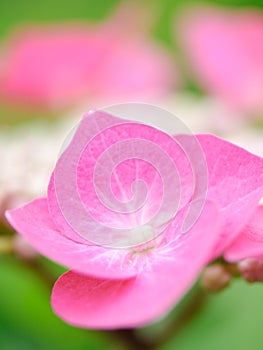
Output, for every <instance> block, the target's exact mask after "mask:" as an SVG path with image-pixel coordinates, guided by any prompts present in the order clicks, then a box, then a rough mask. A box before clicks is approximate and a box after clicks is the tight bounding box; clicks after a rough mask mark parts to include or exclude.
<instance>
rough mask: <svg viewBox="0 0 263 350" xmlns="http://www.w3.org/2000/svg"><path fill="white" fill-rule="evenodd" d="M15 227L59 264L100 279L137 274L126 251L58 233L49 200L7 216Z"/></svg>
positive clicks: (38, 200) (31, 204) (30, 204)
mask: <svg viewBox="0 0 263 350" xmlns="http://www.w3.org/2000/svg"><path fill="white" fill-rule="evenodd" d="M6 215H7V219H8V221H9V222H10V223H11V225H12V226H13V227H14V228H15V229H16V230H17V231H18V232H19V233H21V234H22V235H23V236H24V237H25V238H26V239H27V240H28V241H29V243H30V244H31V245H32V246H33V247H34V248H35V249H36V250H38V251H39V252H40V253H41V254H43V255H45V256H47V257H48V258H50V259H52V260H54V261H56V262H57V263H59V264H62V265H65V266H66V267H69V268H72V269H74V270H76V271H79V272H81V273H84V274H88V275H91V276H96V277H100V278H128V277H131V276H134V275H135V274H136V270H135V269H134V267H133V265H132V264H131V262H130V261H129V259H127V258H126V254H127V253H126V252H125V251H124V250H115V251H113V250H108V249H106V248H102V247H98V246H92V245H90V244H89V243H88V242H84V240H83V241H82V242H81V243H80V242H76V241H74V240H72V239H69V238H67V237H65V236H64V235H62V234H61V233H60V232H59V231H57V229H56V227H55V225H54V223H53V221H52V220H51V218H50V215H49V212H48V206H47V200H46V199H45V198H40V199H36V200H34V201H32V202H30V203H29V204H26V205H24V206H23V207H21V208H18V209H14V210H9V211H7V213H6Z"/></svg>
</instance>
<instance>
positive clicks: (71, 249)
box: [7, 112, 263, 329]
mask: <svg viewBox="0 0 263 350" xmlns="http://www.w3.org/2000/svg"><path fill="white" fill-rule="evenodd" d="M84 125H85V128H84ZM101 130H103V131H102V132H98V131H101ZM87 140H91V141H89V142H88V143H87V145H86V146H85V145H84V147H83V142H84V141H85V142H86V141H87ZM134 140H135V141H136V142H133V141H134ZM196 140H198V143H199V144H200V145H201V147H202V148H201V150H202V151H203V156H204V157H205V161H206V163H207V169H206V168H203V166H202V167H200V164H205V163H202V157H201V156H200V154H199V153H198V147H194V146H193V145H195V146H196V144H195V142H196ZM127 142H129V143H127ZM142 142H146V143H145V144H144V147H143V146H142ZM79 145H80V146H79ZM137 146H138V147H137ZM118 147H119V148H118ZM151 147H155V152H152V149H151ZM79 151H81V152H79ZM135 151H136V152H135ZM108 152H110V157H109V156H108ZM114 152H116V153H114ZM125 152H127V154H128V155H129V157H128V158H127V159H126V161H123V159H125ZM133 152H135V153H134V154H137V157H134V156H131V155H133ZM137 152H139V153H137ZM158 152H161V153H158ZM138 154H140V157H139V159H138ZM78 155H80V156H78ZM143 155H145V156H147V157H148V160H147V161H146V159H144V157H143ZM76 156H77V157H76ZM105 156H106V158H105ZM103 157H104V158H103ZM123 157H124V158H123ZM167 157H168V158H167ZM163 160H165V162H163ZM189 162H190V164H189ZM116 164H117V165H118V166H117V167H115V166H116ZM158 164H161V166H160V168H158V166H157V165H158ZM175 164H176V169H177V171H178V175H179V180H180V185H179V187H180V191H179V189H178V187H177V186H174V184H175V185H178V184H179V183H178V182H176V181H175V183H174V177H175V178H176V176H175V175H174V174H175V173H173V166H174V165H175ZM154 166H156V167H157V169H158V171H157V172H156V171H154ZM112 169H113V172H112ZM206 170H208V177H209V182H208V191H207V193H206V186H204V185H206V174H207V173H206ZM262 170H263V160H262V159H261V158H259V157H256V156H253V155H252V154H250V153H248V152H246V151H244V150H243V149H241V148H238V147H236V146H234V145H232V144H230V143H228V142H225V141H223V140H221V139H219V138H216V137H214V136H212V135H199V136H198V137H197V139H195V138H194V137H193V136H189V135H185V136H183V135H177V136H176V137H175V140H173V139H172V138H170V137H169V135H167V134H165V133H162V132H161V131H160V130H157V129H154V128H151V127H149V126H147V125H143V124H138V123H132V122H127V121H124V120H122V119H119V118H116V117H112V116H111V115H109V114H106V113H101V112H93V115H89V114H88V115H87V116H86V117H84V119H83V120H82V122H81V124H80V127H79V128H78V130H77V132H76V134H75V135H74V137H73V139H72V141H71V143H70V146H69V147H68V148H66V150H65V151H64V153H63V154H62V156H61V158H60V159H59V161H58V163H57V165H56V168H55V170H54V172H53V175H52V177H51V181H50V185H49V190H48V196H47V198H40V199H36V200H35V201H33V202H31V203H29V204H26V205H25V206H23V207H21V208H18V209H15V210H11V211H8V212H7V218H8V220H9V222H10V223H11V224H12V226H13V227H14V228H15V229H16V230H17V231H18V232H20V233H21V234H22V235H23V236H25V237H26V238H27V240H28V241H29V242H30V243H31V245H32V246H33V247H34V248H35V249H36V250H38V251H39V252H40V253H42V254H43V255H46V256H47V257H49V258H50V259H52V260H54V261H56V262H58V263H60V264H63V265H65V266H67V267H69V268H71V269H72V271H69V272H67V273H65V274H64V275H62V276H61V277H60V278H59V279H58V281H57V282H56V284H55V286H54V288H53V292H52V298H51V302H52V306H53V309H54V311H55V312H56V313H57V314H58V315H59V316H60V317H61V318H63V319H64V320H65V321H67V322H69V323H71V324H73V325H76V326H81V327H88V328H104V329H113V328H127V327H137V326H142V325H145V324H147V323H149V322H152V321H154V320H156V319H158V318H160V317H161V316H163V315H164V314H165V313H167V312H168V311H169V310H170V309H171V308H172V307H173V305H174V304H175V303H176V302H177V301H178V300H179V299H180V297H182V295H183V294H184V293H185V292H186V291H187V289H188V288H190V286H191V285H192V284H193V283H194V281H195V280H196V278H197V277H198V275H199V272H200V271H201V269H202V268H203V267H204V266H205V264H206V263H207V262H208V261H209V259H210V258H211V256H215V255H218V254H221V252H222V250H223V249H224V248H225V246H226V245H227V244H229V242H231V241H233V239H234V238H235V237H236V236H237V234H238V233H239V232H240V230H241V229H243V228H244V226H245V225H246V224H247V222H248V220H249V218H250V217H251V215H252V213H253V212H254V211H255V210H256V208H257V203H258V201H259V199H260V197H261V196H262V195H263V181H262V179H263V171H262ZM96 171H97V172H96ZM195 171H196V173H195ZM193 173H194V174H193ZM107 174H108V175H109V176H110V177H107V176H106V175H107ZM160 174H161V175H160ZM60 175H61V177H60ZM193 175H196V176H194V179H193ZM106 180H110V184H111V187H110V189H111V191H110V192H109V193H108V196H109V198H110V196H111V195H112V194H114V198H115V199H118V201H117V202H116V203H115V201H114V200H112V202H110V203H108V202H106V203H107V205H104V206H103V205H102V204H101V201H100V200H99V198H101V199H105V198H104V197H103V193H101V189H104V190H105V189H106V190H107V187H104V183H105V182H107V183H108V181H106ZM138 180H143V181H144V183H145V184H146V185H147V190H148V192H147V196H146V197H145V198H146V199H147V200H146V202H145V203H144V205H143V207H141V206H140V205H138V203H139V204H140V201H139V202H138V201H137V200H140V199H142V198H144V194H145V192H144V191H145V187H143V186H141V185H142V183H141V182H140V181H139V182H137V183H136V186H132V191H131V184H132V185H133V184H134V182H136V181H138ZM167 180H168V182H167ZM193 180H195V181H193ZM193 182H195V184H194V186H193ZM162 183H163V184H164V185H163V186H162ZM167 184H168V187H167ZM96 186H97V187H96ZM75 187H76V188H75ZM200 188H201V191H200ZM178 191H179V192H181V194H180V193H179V192H178ZM76 194H77V196H76ZM196 194H197V195H196ZM104 195H105V193H104ZM137 195H138V196H139V197H137ZM141 196H142V197H141ZM106 198H108V197H107V196H106ZM178 198H179V200H178ZM133 199H135V202H134V201H133ZM124 202H127V203H128V204H129V205H128V206H127V207H126V211H127V208H129V206H132V208H133V209H134V206H133V205H132V204H134V205H135V208H137V205H138V209H137V210H135V211H134V212H130V211H128V212H126V211H125V210H124V211H123V210H121V208H122V206H123V203H124ZM213 202H215V204H214V203H213ZM112 203H113V205H114V208H115V209H116V208H117V209H118V210H111V209H110V208H111V205H112ZM160 203H161V204H160ZM200 205H201V207H200ZM193 208H194V209H195V211H194V213H196V210H197V211H198V210H199V209H201V210H199V211H198V218H196V220H195V221H194V222H193V225H190V227H189V228H188V230H187V232H186V233H184V234H182V233H181V232H182V227H184V224H185V222H186V218H188V217H189V216H188V215H189V213H193V212H192V211H191V210H192V209H193ZM84 209H85V210H86V211H83V210H84ZM162 209H164V210H163V211H162ZM171 209H172V212H174V214H172V215H171V213H170V211H171ZM84 212H85V213H86V214H87V212H88V214H87V215H86V216H85V217H84V216H83V213H84ZM160 213H161V215H159V214H160ZM156 217H157V218H159V219H160V218H161V219H160V221H159V219H158V220H157V225H155V224H151V225H149V224H145V221H146V222H147V223H148V222H155V221H154V220H155V218H156ZM152 218H153V219H152ZM190 218H191V219H193V217H192V216H190ZM151 220H153V221H151ZM188 223H189V222H188ZM158 227H162V228H164V229H163V231H162V232H161V233H160V234H157V235H156V232H155V230H156V229H157V228H158ZM88 228H90V229H88ZM116 229H118V230H117V234H116ZM127 231H128V233H129V234H130V235H129V236H125V233H126V232H127ZM131 234H132V235H131ZM219 234H220V235H219ZM101 238H102V241H101ZM127 238H128V241H127ZM141 238H143V240H142V241H140V239H141ZM123 239H126V240H125V243H126V247H125V244H124V245H122V243H123ZM129 239H131V241H129ZM138 239H139V240H138ZM98 241H99V242H100V244H96V242H98ZM139 241H140V244H138V242H139ZM92 242H94V243H92ZM103 242H104V243H105V244H104V245H103ZM116 242H117V243H118V245H119V246H122V249H117V248H116V247H115V245H114V244H115V243H116ZM127 243H128V244H127ZM215 244H217V246H216V249H215ZM105 245H106V246H107V247H105ZM123 248H125V249H123Z"/></svg>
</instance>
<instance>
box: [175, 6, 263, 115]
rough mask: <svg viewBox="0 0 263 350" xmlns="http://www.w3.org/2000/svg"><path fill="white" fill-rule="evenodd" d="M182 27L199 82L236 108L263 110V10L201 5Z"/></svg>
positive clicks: (189, 57) (256, 111) (253, 112)
mask: <svg viewBox="0 0 263 350" xmlns="http://www.w3.org/2000/svg"><path fill="white" fill-rule="evenodd" d="M182 24H183V25H182V26H181V28H180V36H181V42H182V44H183V45H184V46H185V49H186V54H187V59H188V60H189V62H190V64H191V67H192V68H193V72H194V73H195V75H196V77H197V79H198V80H199V82H200V84H202V86H203V88H205V89H206V90H207V91H209V92H210V93H212V94H214V95H216V96H218V97H219V98H221V99H223V100H224V101H225V102H226V103H227V104H229V105H230V106H231V107H233V108H235V109H236V110H238V111H240V112H243V113H248V114H251V115H257V114H258V113H260V112H262V111H263V89H262V85H263V14H262V13H260V12H259V11H256V10H254V11H252V10H250V11H248V10H242V11H241V10H240V11H236V12H234V11H229V10H227V11H226V10H219V9H217V8H212V7H211V8H200V9H198V10H196V11H192V12H191V13H189V14H188V15H187V14H186V16H184V19H183V23H182Z"/></svg>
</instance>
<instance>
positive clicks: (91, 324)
mask: <svg viewBox="0 0 263 350" xmlns="http://www.w3.org/2000/svg"><path fill="white" fill-rule="evenodd" d="M218 220H219V218H218V212H217V210H216V208H215V206H214V205H213V204H212V203H207V204H206V206H205V208H204V211H203V213H202V215H201V216H200V217H199V220H198V221H197V222H196V225H195V226H194V227H193V228H192V229H191V230H190V231H189V232H188V233H187V234H184V235H181V236H180V237H178V240H177V244H176V245H173V244H172V245H171V246H170V247H169V242H168V245H167V246H165V245H164V246H160V247H159V248H156V250H155V249H153V250H152V251H151V252H141V254H142V255H141V258H142V259H144V260H145V268H144V269H143V270H142V271H141V273H140V274H138V276H137V277H135V278H131V279H127V280H123V281H120V280H115V281H109V280H102V279H94V278H89V277H86V276H83V275H80V274H78V273H75V272H73V271H70V272H67V273H66V274H64V275H62V276H61V277H60V278H59V279H58V281H57V282H56V284H55V286H54V288H53V292H52V306H53V309H54V311H55V312H56V313H57V314H58V315H59V316H60V317H61V318H62V319H64V320H65V321H66V322H68V323H70V324H73V325H75V326H80V327H87V328H95V329H114V328H130V327H138V326H143V325H145V324H147V323H149V322H152V321H154V320H156V319H158V318H160V317H162V316H164V314H165V313H167V312H168V311H169V310H170V309H171V308H172V307H173V305H174V304H175V303H176V302H177V301H178V300H179V299H180V298H181V297H182V295H183V294H184V293H185V292H186V291H187V289H188V288H190V287H191V285H192V284H193V283H194V281H195V280H196V278H197V276H198V274H199V272H200V270H201V268H202V267H203V266H204V264H205V263H206V262H207V257H208V256H209V255H210V252H211V249H212V248H213V245H214V242H215V240H216V238H217V235H218V231H219V221H218ZM172 243H174V242H172ZM169 248H170V249H169ZM137 254H138V253H137Z"/></svg>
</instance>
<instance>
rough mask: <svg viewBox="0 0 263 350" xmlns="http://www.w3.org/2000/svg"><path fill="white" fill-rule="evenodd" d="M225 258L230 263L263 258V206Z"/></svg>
mask: <svg viewBox="0 0 263 350" xmlns="http://www.w3.org/2000/svg"><path fill="white" fill-rule="evenodd" d="M224 257H225V259H226V260H228V261H231V262H232V261H239V260H243V259H247V258H263V206H259V207H258V208H257V210H256V212H255V214H254V215H253V217H252V219H251V220H250V222H249V223H248V225H247V226H246V227H245V228H244V230H243V231H242V232H241V234H240V235H239V236H238V237H237V239H236V240H235V241H234V243H233V244H232V245H231V246H230V247H229V248H227V250H226V252H225V254H224Z"/></svg>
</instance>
